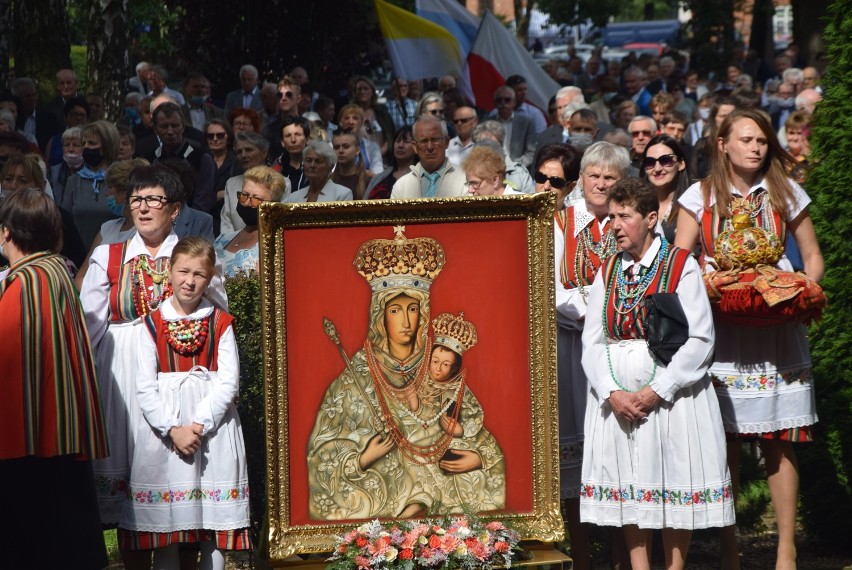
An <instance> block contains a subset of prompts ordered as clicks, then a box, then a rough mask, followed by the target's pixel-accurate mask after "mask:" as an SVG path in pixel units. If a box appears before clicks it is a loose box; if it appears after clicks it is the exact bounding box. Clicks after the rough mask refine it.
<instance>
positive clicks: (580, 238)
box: [533, 142, 630, 570]
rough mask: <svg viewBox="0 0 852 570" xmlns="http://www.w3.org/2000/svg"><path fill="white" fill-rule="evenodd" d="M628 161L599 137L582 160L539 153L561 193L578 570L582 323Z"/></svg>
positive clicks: (565, 442) (563, 345)
mask: <svg viewBox="0 0 852 570" xmlns="http://www.w3.org/2000/svg"><path fill="white" fill-rule="evenodd" d="M629 168H630V156H629V155H628V153H627V149H625V148H624V147H620V146H616V145H614V144H611V143H607V142H598V143H594V144H593V145H591V146H590V147H589V148H588V149H586V152H585V153H583V157H582V160H581V159H580V155H579V153H578V152H577V150H576V149H574V147H572V146H570V145H566V144H552V145H547V146H545V147H543V148H542V149H541V151H540V152H539V153H538V156H537V158H536V168H535V175H534V177H533V178H534V180H535V182H536V192H547V191H550V192H554V193H555V194H556V196H557V213H556V219H555V223H554V226H553V229H554V246H555V255H554V260H555V262H556V264H555V267H554V278H555V281H556V325H557V326H556V331H557V346H556V355H557V374H558V380H559V449H560V454H559V456H560V465H559V467H560V474H561V478H560V481H561V483H560V498H561V499H562V500H563V501H564V502H563V514H564V517H565V521H566V524H567V526H568V532H569V534H570V536H571V557H572V558H573V559H574V565H575V567H576V568H577V569H578V570H579V569H587V568H589V563H590V560H589V556H590V550H589V537H588V530H587V528H586V527H585V526H583V525H582V524H580V473H581V467H582V459H583V440H584V420H585V412H586V399H587V396H588V393H589V388H588V383H587V382H586V376H585V374H584V372H583V367H582V365H581V357H582V354H583V346H582V333H583V325H584V324H585V319H586V305H587V303H588V299H589V292H590V289H591V287H592V283H593V282H594V279H595V273H597V271H598V269H599V268H600V266H601V264H602V263H603V262H604V261H605V260H606V259H607V257H609V256H611V255H612V254H614V253H615V252H616V249H617V247H616V242H615V236H614V235H613V232H612V229H611V228H610V225H609V217H608V215H609V207H608V206H607V196H608V195H609V190H610V188H611V187H612V186H614V185H615V183H616V182H617V181H618V180H619V179H621V178H624V177H625V176H626V175H627V172H628V170H629ZM578 179H580V180H581V184H582V186H581V187H582V190H581V193H582V199H581V200H580V201H578V202H576V203H574V204H572V205H570V206H568V205H567V204H566V198H567V196H568V194H569V193H570V192H571V190H572V188H574V186H575V184H576V183H577V181H578ZM566 206H567V207H566Z"/></svg>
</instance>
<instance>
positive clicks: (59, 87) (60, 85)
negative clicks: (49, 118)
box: [45, 69, 79, 130]
mask: <svg viewBox="0 0 852 570" xmlns="http://www.w3.org/2000/svg"><path fill="white" fill-rule="evenodd" d="M56 92H57V95H56V97H54V98H53V99H51V100H50V101H48V103H47V105H45V107H47V108H48V109H49V110H50V111H52V112H53V114H54V115H56V122H57V124H58V125H59V128H60V130H64V129H65V103H67V102H68V99H70V98H71V97H76V96H77V95H79V93H77V74H76V73H74V70H73V69H60V70H59V71H57V72H56Z"/></svg>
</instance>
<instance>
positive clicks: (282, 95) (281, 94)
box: [278, 91, 295, 99]
mask: <svg viewBox="0 0 852 570" xmlns="http://www.w3.org/2000/svg"><path fill="white" fill-rule="evenodd" d="M285 97H286V98H287V99H292V98H293V97H295V95H294V94H293V92H292V91H279V92H278V98H279V99H284V98H285Z"/></svg>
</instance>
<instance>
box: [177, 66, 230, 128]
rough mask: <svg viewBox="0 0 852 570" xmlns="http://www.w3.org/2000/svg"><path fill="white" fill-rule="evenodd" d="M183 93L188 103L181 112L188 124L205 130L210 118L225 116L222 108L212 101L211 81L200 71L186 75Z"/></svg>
mask: <svg viewBox="0 0 852 570" xmlns="http://www.w3.org/2000/svg"><path fill="white" fill-rule="evenodd" d="M183 93H184V96H185V97H186V105H182V106H181V112H182V113H183V116H184V119H185V120H186V123H187V124H188V125H192V126H193V127H194V128H196V129H198V130H199V131H203V130H204V125H206V124H207V122H208V121H210V119H221V118H222V117H223V116H224V115H223V112H222V109H220V108H219V107H217V106H216V105H214V104H213V102H212V101H210V81H209V80H208V79H207V78H206V77H204V76H203V75H201V74H200V73H198V72H195V71H193V72H190V73H188V74H187V75H186V80H185V81H184V84H183Z"/></svg>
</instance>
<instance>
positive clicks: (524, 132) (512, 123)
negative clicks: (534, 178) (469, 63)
mask: <svg viewBox="0 0 852 570" xmlns="http://www.w3.org/2000/svg"><path fill="white" fill-rule="evenodd" d="M494 106H495V109H494V110H493V111H491V113H489V115H488V118H489V119H494V120H496V121H497V122H499V123H500V124H502V125H503V129H504V130H505V131H506V139H505V140H504V141H503V149H504V150H505V151H506V155H507V156H508V157H509V158H511V159H512V160H514V161H515V162H520V163H521V164H523V165H524V166H526V167H529V166H530V165H531V164H532V162H533V157H534V156H535V137H536V133H535V127H534V126H533V122H532V121H531V120H530V119H529V118H528V117H525V116H523V115H519V114H517V113H515V90H514V89H512V88H511V87H509V86H507V85H503V86H501V87H498V88H497V89H496V90H495V91H494Z"/></svg>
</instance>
